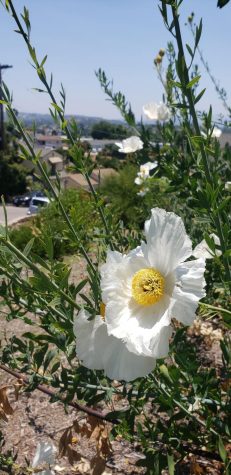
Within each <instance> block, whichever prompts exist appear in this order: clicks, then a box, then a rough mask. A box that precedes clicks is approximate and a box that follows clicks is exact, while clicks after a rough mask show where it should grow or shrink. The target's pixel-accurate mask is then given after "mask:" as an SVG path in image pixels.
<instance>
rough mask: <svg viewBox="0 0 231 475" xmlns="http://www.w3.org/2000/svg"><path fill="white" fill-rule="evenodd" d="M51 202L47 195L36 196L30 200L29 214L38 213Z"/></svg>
mask: <svg viewBox="0 0 231 475" xmlns="http://www.w3.org/2000/svg"><path fill="white" fill-rule="evenodd" d="M49 203H50V200H49V198H47V197H46V196H41V197H40V196H34V197H33V198H31V200H30V206H29V209H28V212H27V214H37V213H38V212H39V211H40V209H41V208H43V207H44V206H47V205H48V204H49Z"/></svg>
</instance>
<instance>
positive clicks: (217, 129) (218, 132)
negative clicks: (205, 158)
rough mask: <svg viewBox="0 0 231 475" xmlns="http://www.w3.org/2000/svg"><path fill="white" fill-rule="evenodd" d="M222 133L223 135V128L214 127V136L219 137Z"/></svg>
mask: <svg viewBox="0 0 231 475" xmlns="http://www.w3.org/2000/svg"><path fill="white" fill-rule="evenodd" d="M221 135H222V130H221V129H219V128H218V127H214V129H213V132H212V137H214V138H216V139H219V137H220V136H221Z"/></svg>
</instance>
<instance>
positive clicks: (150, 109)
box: [143, 102, 171, 121]
mask: <svg viewBox="0 0 231 475" xmlns="http://www.w3.org/2000/svg"><path fill="white" fill-rule="evenodd" d="M143 113H144V115H145V116H146V117H147V118H148V119H151V120H161V121H166V120H169V119H170V117H171V111H170V109H169V108H168V107H167V106H166V105H165V104H163V102H160V103H159V104H156V103H155V102H149V103H148V104H146V105H144V106H143Z"/></svg>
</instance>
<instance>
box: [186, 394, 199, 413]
mask: <svg viewBox="0 0 231 475" xmlns="http://www.w3.org/2000/svg"><path fill="white" fill-rule="evenodd" d="M200 408H201V398H200V397H197V396H196V397H195V401H194V403H193V404H189V407H188V410H189V412H195V411H199V409H200Z"/></svg>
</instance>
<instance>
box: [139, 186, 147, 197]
mask: <svg viewBox="0 0 231 475" xmlns="http://www.w3.org/2000/svg"><path fill="white" fill-rule="evenodd" d="M147 192H148V188H141V189H140V191H138V192H137V193H136V194H137V195H138V196H141V197H143V196H145V195H146V194H147Z"/></svg>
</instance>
